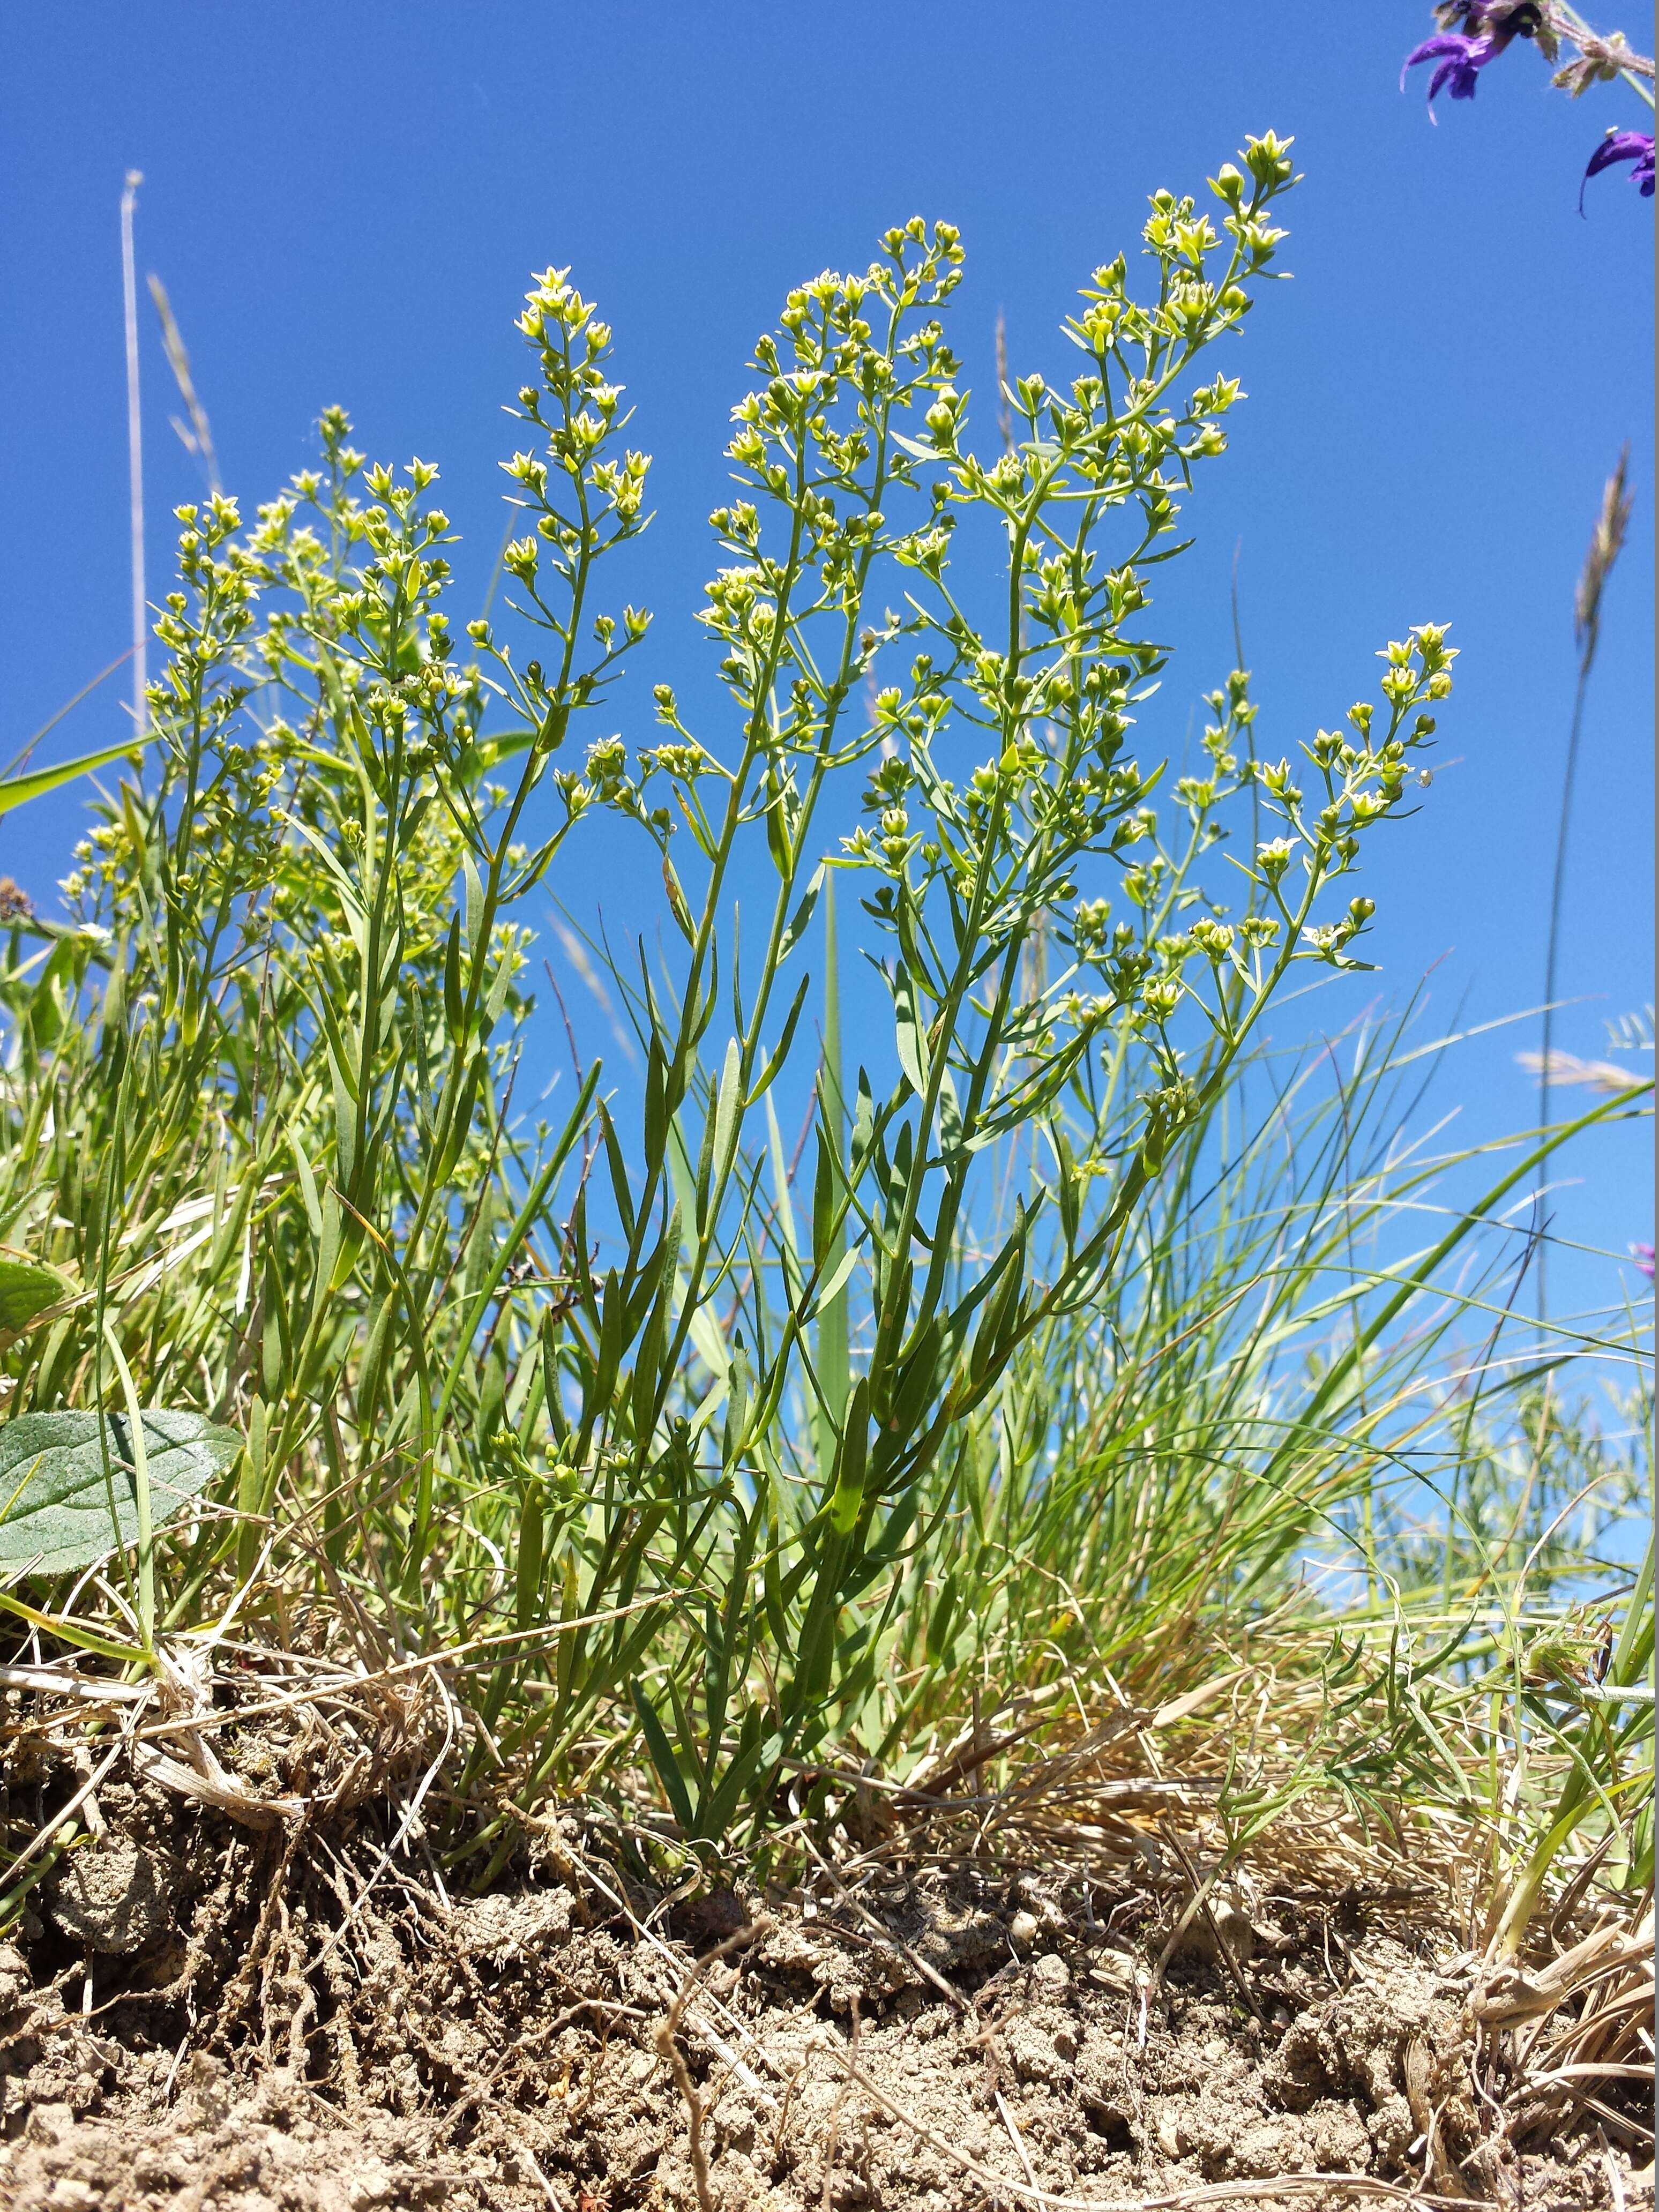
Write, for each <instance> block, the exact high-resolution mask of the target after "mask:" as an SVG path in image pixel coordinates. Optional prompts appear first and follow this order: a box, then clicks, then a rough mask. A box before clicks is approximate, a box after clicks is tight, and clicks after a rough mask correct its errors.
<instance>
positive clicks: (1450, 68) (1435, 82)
mask: <svg viewBox="0 0 1659 2212" xmlns="http://www.w3.org/2000/svg"><path fill="white" fill-rule="evenodd" d="M1508 43H1509V40H1507V39H1506V40H1504V46H1507V45H1508ZM1501 52H1503V46H1500V45H1499V44H1498V40H1496V39H1492V38H1488V37H1484V36H1483V37H1481V38H1479V39H1468V38H1465V37H1464V35H1463V33H1462V32H1461V31H1443V32H1441V33H1440V34H1439V36H1438V37H1437V38H1433V39H1425V40H1424V41H1423V43H1422V45H1421V46H1415V47H1413V50H1412V52H1410V53H1408V54H1407V57H1406V68H1405V69H1402V70H1401V72H1400V88H1401V91H1402V92H1403V91H1404V90H1405V88H1406V70H1413V69H1415V68H1416V67H1417V64H1419V62H1438V63H1439V64H1440V66H1439V67H1438V68H1437V70H1436V71H1435V73H1434V75H1433V76H1431V78H1430V79H1429V116H1430V119H1431V120H1432V119H1433V116H1434V103H1435V100H1436V98H1437V96H1438V94H1440V93H1441V92H1443V91H1449V93H1450V94H1451V96H1452V98H1453V99H1454V100H1473V99H1474V88H1475V86H1476V85H1477V84H1478V83H1479V82H1480V72H1481V70H1483V69H1485V67H1486V64H1487V63H1488V62H1489V61H1492V60H1493V59H1494V58H1496V57H1497V56H1498V54H1499V53H1501Z"/></svg>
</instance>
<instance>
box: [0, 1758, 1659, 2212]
mask: <svg viewBox="0 0 1659 2212" xmlns="http://www.w3.org/2000/svg"><path fill="white" fill-rule="evenodd" d="M98 1812H99V1818H100V1820H101V1822H102V1826H103V1832H102V1833H101V1835H96V1836H94V1837H92V1838H88V1839H87V1840H86V1841H85V1842H84V1843H82V1844H79V1845H77V1846H76V1847H75V1848H73V1849H71V1850H68V1851H66V1852H64V1854H63V1855H62V1856H61V1857H59V1858H58V1861H57V1863H55V1864H54V1866H53V1867H52V1871H51V1873H50V1874H49V1875H48V1876H47V1877H46V1880H44V1881H42V1882H41V1883H40V1887H38V1888H37V1889H36V1890H35V1891H34V1892H33V1894H32V1895H31V1897H30V1899H29V1905H28V1909H27V1911H26V1913H25V1915H24V1917H23V1920H22V1922H21V1925H20V1926H18V1927H15V1929H14V1940H13V1942H10V1943H9V1944H3V1945H0V2097H3V2104H0V2137H3V2140H0V2204H3V2205H4V2206H5V2207H6V2208H8V2212H94V2208H104V2207H108V2208H111V2212H140V2208H142V2212H369V2208H379V2207H386V2208H401V2207H411V2208H413V2207H416V2206H442V2207H444V2208H445V2212H473V2209H474V2208H476V2212H508V2208H513V2212H518V2209H519V2208H526V2207H538V2208H543V2212H545V2208H548V2207H558V2208H561V2212H627V2208H641V2212H645V2209H646V2208H661V2212H667V2208H672V2207H694V2206H699V2205H701V2206H702V2212H709V2208H719V2212H738V2208H748V2207H753V2208H756V2209H757V2212H809V2208H810V2212H826V2209H827V2208H866V2207H868V2208H872V2212H922V2208H926V2212H969V2208H975V2212H977V2208H981V2207H985V2206H987V2205H989V2204H998V2203H1000V2204H1002V2205H1004V2206H1007V2207H1011V2208H1012V2207H1013V2206H1016V2205H1021V2204H1023V2205H1028V2206H1032V2207H1036V2208H1041V2207H1042V2206H1045V2205H1057V2204H1061V2203H1074V2204H1078V2205H1090V2206H1107V2205H1121V2206H1125V2207H1128V2206H1144V2207H1152V2206H1155V2205H1184V2204H1198V2203H1209V2204H1218V2205H1226V2204H1238V2205H1242V2204H1245V2203H1250V2204H1253V2205H1266V2206H1272V2205H1274V2204H1286V2205H1288V2204H1291V2203H1294V2204H1297V2205H1307V2204H1309V2203H1315V2204H1322V2203H1329V2204H1333V2205H1336V2204H1341V2203H1364V2202H1366V2201H1376V2202H1383V2201H1386V2200H1387V2199H1389V2197H1396V2198H1397V2197H1400V2196H1401V2195H1405V2194H1407V2193H1410V2194H1416V2193H1418V2192H1426V2194H1427V2195H1428V2197H1430V2199H1431V2201H1440V2202H1450V2201H1456V2200H1465V2201H1467V2200H1471V2199H1473V2200H1475V2201H1486V2202H1491V2203H1499V2204H1503V2205H1507V2206H1520V2205H1525V2206H1528V2207H1534V2208H1546V2207H1561V2208H1567V2207H1572V2208H1584V2212H1589V2208H1592V2207H1601V2206H1607V2207H1609V2208H1628V2209H1629V2212H1635V2208H1638V2207H1647V2206H1650V2205H1651V2203H1652V2168H1651V2166H1650V2164H1649V2163H1647V2161H1649V2160H1650V2158H1651V2137H1650V2136H1648V2135H1646V2134H1645V2133H1644V2130H1645V2126H1646V2123H1647V2121H1648V2120H1649V2119H1650V2117H1651V2106H1650V2084H1647V2085H1644V2084H1642V2083H1639V2082H1623V2081H1620V2082H1615V2083H1614V2084H1613V2086H1611V2087H1609V2086H1608V2084H1607V2082H1605V2081H1602V2082H1600V2083H1598V2084H1597V2085H1596V2093H1597V2098H1598V2100H1599V2102H1598V2104H1597V2106H1596V2113H1597V2114H1598V2115H1601V2116H1602V2117H1599V2118H1595V2124H1583V2123H1584V2122H1585V2120H1586V2115H1585V2114H1584V2112H1582V2111H1578V2110H1577V2109H1576V2107H1575V2103H1574V2099H1573V2096H1572V2095H1571V2092H1570V2091H1561V2092H1559V2093H1555V2094H1554V2095H1553V2100H1552V2095H1551V2094H1550V2093H1545V2095H1544V2096H1543V2098H1542V2100H1541V2101H1539V2100H1537V2099H1534V2100H1533V2101H1532V2102H1531V2103H1530V2104H1528V2101H1527V2100H1526V2099H1525V2098H1524V2097H1522V2098H1520V2099H1519V2100H1517V2097H1516V2093H1515V2091H1514V2085H1513V2084H1512V2082H1510V2080H1509V2079H1508V2078H1507V2076H1506V2074H1505V2061H1504V2038H1503V2036H1502V2034H1501V2033H1497V2032H1495V2031H1494V2030H1492V2028H1491V2027H1490V2026H1489V2025H1488V2026H1486V2027H1483V2026H1482V2025H1481V2021H1482V2016H1483V1997H1482V1990H1483V1983H1482V1972H1483V1970H1482V1969H1481V1967H1480V1965H1479V1963H1478V1961H1477V1960H1475V1959H1474V1957H1473V1956H1471V1955H1470V1954H1468V1951H1467V1950H1465V1949H1464V1948H1462V1944H1461V1943H1460V1941H1459V1939H1458V1937H1457V1936H1456V1934H1455V1931H1454V1929H1452V1927H1451V1926H1450V1924H1449V1920H1448V1917H1447V1915H1448V1908H1447V1906H1446V1904H1445V1902H1444V1895H1443V1891H1441V1890H1439V1889H1437V1887H1435V1885H1434V1884H1432V1883H1420V1884H1416V1885H1413V1883H1411V1882H1410V1881H1405V1882H1395V1883H1393V1884H1388V1883H1380V1882H1375V1881H1372V1882H1359V1883H1352V1884H1350V1885H1348V1886H1347V1887H1342V1888H1338V1887H1332V1886H1331V1885H1330V1884H1329V1883H1328V1882H1327V1883H1326V1884H1324V1885H1323V1886H1319V1885H1317V1884H1313V1885H1310V1884H1309V1883H1308V1882H1306V1881H1297V1879H1296V1878H1294V1876H1293V1875H1291V1874H1288V1873H1286V1872H1285V1871H1284V1869H1283V1868H1282V1865H1281V1867H1280V1868H1279V1869H1278V1870H1275V1869H1274V1867H1273V1864H1272V1863H1271V1858H1270V1857H1269V1858H1267V1859H1264V1861H1263V1862H1262V1863H1258V1864H1257V1865H1256V1866H1255V1867H1254V1869H1252V1868H1250V1867H1248V1866H1247V1867H1246V1868H1244V1869H1242V1870H1239V1871H1237V1872H1236V1873H1235V1874H1234V1875H1233V1877H1232V1878H1231V1882H1230V1884H1229V1886H1227V1887H1211V1888H1209V1889H1208V1890H1206V1892H1205V1893H1203V1895H1202V1896H1201V1897H1200V1898H1199V1899H1196V1900H1195V1899H1194V1893H1193V1889H1192V1886H1191V1883H1190V1881H1188V1883H1187V1884H1186V1887H1185V1888H1184V1889H1183V1887H1182V1882H1181V1881H1179V1880H1176V1879H1173V1878H1172V1877H1171V1876H1170V1873H1169V1870H1168V1869H1169V1865H1170V1862H1169V1860H1168V1859H1167V1857H1165V1858H1164V1859H1163V1860H1160V1858H1159V1856H1158V1853H1157V1852H1156V1851H1155V1850H1154V1851H1152V1852H1149V1853H1148V1854H1147V1855H1146V1857H1144V1858H1143V1859H1139V1860H1136V1859H1131V1860H1129V1861H1127V1862H1126V1863H1119V1864H1117V1865H1116V1866H1115V1868H1112V1869H1108V1871H1107V1872H1106V1873H1105V1874H1103V1876H1102V1878H1101V1879H1100V1880H1098V1881H1095V1880H1091V1879H1080V1878H1078V1877H1077V1876H1076V1875H1075V1874H1074V1873H1073V1875H1068V1876H1066V1877H1064V1878H1062V1877H1061V1876H1060V1875H1058V1874H1054V1873H1050V1874H1049V1875H1044V1873H1043V1872H1042V1869H1039V1868H1034V1867H1029V1866H1028V1867H1026V1868H1024V1869H1022V1868H1021V1867H1019V1866H1018V1865H1015V1864H1010V1863H1006V1862H1002V1861H996V1860H991V1859H984V1858H979V1857H975V1856H973V1855H972V1854H971V1853H966V1852H963V1851H957V1852H956V1853H955V1854H953V1855H951V1854H945V1853H942V1852H938V1851H935V1852H934V1854H933V1857H934V1858H935V1859H937V1860H938V1861H939V1863H927V1861H926V1860H925V1859H923V1858H921V1855H918V1863H902V1862H899V1863H896V1862H895V1861H894V1859H893V1858H892V1857H891V1855H887V1856H883V1855H882V1854H879V1853H878V1854H874V1855H871V1854H866V1855H865V1857H864V1858H863V1859H862V1860H860V1858H859V1857H858V1855H857V1854H849V1857H848V1861H847V1863H845V1864H844V1865H843V1867H842V1870H841V1871H836V1870H833V1869H831V1868H830V1867H829V1866H828V1865H827V1864H825V1863H822V1862H819V1863H817V1865H816V1866H815V1868H814V1871H813V1879H812V1880H811V1881H803V1882H800V1883H799V1884H798V1885H797V1886H796V1887H793V1888H792V1889H790V1890H788V1891H787V1892H784V1893H775V1894H773V1895H769V1896H765V1895H762V1894H760V1893H758V1891H755V1890H750V1889H746V1888H745V1887H744V1885H743V1883H742V1881H741V1880H739V1881H738V1882H737V1885H736V1887H721V1886H720V1884H719V1883H718V1882H714V1883H712V1884H711V1883H710V1882H708V1881H705V1882H704V1883H703V1884H702V1886H701V1887H699V1888H698V1889H696V1891H695V1892H692V1893H685V1894H679V1895H678V1896H677V1895H675V1894H673V1893H670V1894H668V1895H666V1896H665V1895H664V1894H663V1893H661V1891H660V1890H659V1889H657V1888H654V1887H653V1886H652V1885H651V1884H650V1883H649V1882H647V1881H643V1880H641V1879H638V1878H636V1877H637V1876H638V1875H640V1874H641V1871H642V1863H641V1862H640V1861H638V1860H637V1859H636V1860H635V1862H634V1867H633V1871H632V1873H631V1874H630V1873H629V1871H627V1870H626V1868H627V1864H628V1854H627V1853H626V1851H622V1852H618V1851H617V1850H616V1849H615V1848H614V1847H613V1848H612V1849H611V1850H610V1852H609V1854H608V1855H607V1854H606V1852H605V1850H603V1849H602V1848H601V1844H602V1843H603V1840H604V1837H603V1833H602V1832H596V1831H595V1830H593V1829H592V1828H591V1827H588V1826H584V1825H583V1823H582V1822H581V1821H580V1820H577V1819H575V1818H574V1817H573V1816H571V1815H568V1814H567V1815H566V1816H564V1817H563V1818H562V1819H551V1820H545V1821H544V1822H543V1823H541V1824H540V1828H539V1831H538V1833H537V1834H536V1835H535V1836H534V1837H533V1838H531V1839H530V1842H529V1843H528V1844H527V1846H526V1848H525V1849H524V1850H521V1851H520V1854H519V1856H518V1858H517V1860H516V1862H515V1863H514V1864H513V1866H512V1868H511V1869H510V1870H509V1872H508V1873H507V1875H506V1876H505V1877H504V1878H503V1883H502V1886H501V1887H498V1888H496V1889H495V1891H494V1892H493V1893H489V1894H487V1895H483V1896H478V1897H457V1896H453V1895H452V1894H451V1893H450V1892H449V1890H448V1888H447V1887H446V1885H445V1883H444V1882H443V1881H442V1880H441V1877H440V1875H439V1874H438V1872H437V1869H436V1866H435V1862H434V1860H433V1859H432V1857H431V1856H430V1855H429V1854H428V1852H427V1850H425V1849H424V1848H423V1847H422V1844H421V1843H420V1840H419V1838H418V1836H417V1837H416V1838H414V1839H413V1840H411V1839H410V1838H409V1837H407V1836H405V1837H404V1838H403V1842H402V1845H401V1847H394V1846H396V1845H397V1844H398V1836H397V1832H396V1830H395V1828H394V1827H393V1826H392V1815H391V1814H390V1812H389V1811H386V1810H385V1809H384V1808H381V1809H380V1810H377V1808H375V1807H374V1806H373V1805H368V1806H359V1807H358V1808H356V1810H355V1812H353V1813H352V1814H350V1815H349V1816H348V1817H344V1818H343V1820H341V1821H340V1822H339V1823H338V1824H337V1832H334V1833H332V1834H331V1833H329V1832H326V1830H325V1828H323V1827H317V1826H313V1827H309V1828H307V1829H303V1830H302V1829H301V1828H298V1827H295V1826H289V1827H286V1828H284V1827H283V1826H281V1825H279V1824H276V1825H271V1826H265V1827H264V1828H262V1829H253V1828H250V1827H248V1826H246V1825H242V1824H239V1823H237V1822H235V1821H233V1820H228V1819H227V1818H225V1816H224V1815H223V1814H222V1813H221V1812H218V1811H216V1810H215V1809H214V1808H212V1807H210V1806H204V1805H203V1804H201V1803H199V1802H190V1801H189V1800H187V1799H185V1798H182V1797H180V1796H179V1795H177V1794H176V1793H174V1792H169V1791H167V1790H164V1789H162V1788H161V1787H160V1786H158V1785H156V1784H154V1783H151V1782H137V1783H135V1782H128V1783H125V1784H118V1786H115V1787H113V1788H106V1789H105V1790H102V1791H101V1793H100V1798H99V1804H98ZM615 1841H616V1838H615V1836H614V1833H613V1834H612V1835H611V1844H612V1845H613V1846H614V1844H615ZM1182 1863H1183V1864H1185V1865H1188V1866H1189V1867H1190V1866H1191V1865H1192V1861H1191V1859H1190V1858H1189V1857H1188V1855H1187V1854H1186V1853H1185V1852H1183V1853H1182ZM683 1887H684V1886H683ZM1183 1899H1184V1902H1183ZM1491 2010H1492V2007H1491V2004H1490V2003H1489V2002H1486V2004H1485V2012H1486V2015H1490V2014H1491ZM1648 2048H1649V2049H1650V2048H1651V2045H1649V2046H1648ZM1609 2099H1613V2100H1615V2101H1614V2102H1613V2103H1611V2104H1610V2103H1609V2102H1608V2101H1607V2100H1609ZM1620 2099H1622V2100H1623V2102H1622V2103H1620V2102H1619V2101H1618V2100H1620ZM1575 2121H1577V2123H1580V2124H1577V2125H1575V2124H1574V2123H1575ZM694 2124H695V2131H696V2137H697V2142H696V2148H695V2149H694V2146H693V2132H694ZM699 2167H701V2169H702V2170H701V2172H699Z"/></svg>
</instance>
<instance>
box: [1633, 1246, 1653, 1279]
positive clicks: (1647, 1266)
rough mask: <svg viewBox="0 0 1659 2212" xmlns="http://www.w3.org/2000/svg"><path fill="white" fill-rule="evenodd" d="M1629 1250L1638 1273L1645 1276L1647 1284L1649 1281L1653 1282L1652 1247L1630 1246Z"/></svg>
mask: <svg viewBox="0 0 1659 2212" xmlns="http://www.w3.org/2000/svg"><path fill="white" fill-rule="evenodd" d="M1630 1249H1631V1257H1632V1259H1633V1260H1634V1261H1635V1262H1636V1265H1637V1268H1638V1272H1639V1273H1642V1274H1644V1275H1645V1276H1646V1277H1647V1279H1648V1280H1649V1282H1651V1281H1652V1280H1653V1247H1652V1245H1651V1244H1632V1246H1631V1248H1630Z"/></svg>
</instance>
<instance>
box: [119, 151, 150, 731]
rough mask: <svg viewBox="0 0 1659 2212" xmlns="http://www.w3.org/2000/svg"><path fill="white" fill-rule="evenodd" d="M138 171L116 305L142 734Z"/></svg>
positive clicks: (135, 680)
mask: <svg viewBox="0 0 1659 2212" xmlns="http://www.w3.org/2000/svg"><path fill="white" fill-rule="evenodd" d="M143 181H144V179H143V174H142V173H141V172H140V171H138V170H137V169H129V170H128V171H127V177H126V185H125V190H124V191H122V194H121V306H122V312H123V316H124V319H125V325H126V343H127V481H128V490H129V504H128V520H129V523H130V526H131V537H132V734H133V735H134V737H135V738H143V737H144V736H145V735H147V733H148V732H149V707H148V704H147V702H146V693H147V691H148V690H149V665H148V663H149V622H148V620H147V618H146V607H145V599H144V434H143V417H142V416H141V415H140V413H139V408H138V278H137V269H136V266H135V263H134V257H133V250H132V217H133V210H134V209H135V208H136V207H137V201H138V187H139V185H142V184H143Z"/></svg>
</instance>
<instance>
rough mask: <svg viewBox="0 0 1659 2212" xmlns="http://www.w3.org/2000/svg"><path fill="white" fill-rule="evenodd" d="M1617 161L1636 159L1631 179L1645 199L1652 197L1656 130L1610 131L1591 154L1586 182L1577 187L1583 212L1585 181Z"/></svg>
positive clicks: (1580, 207) (1580, 212)
mask: <svg viewBox="0 0 1659 2212" xmlns="http://www.w3.org/2000/svg"><path fill="white" fill-rule="evenodd" d="M1618 161H1634V162H1635V164H1636V167H1634V168H1633V169H1632V171H1631V173H1630V180H1631V182H1632V184H1633V185H1636V186H1637V187H1638V189H1639V191H1640V192H1641V195H1642V197H1643V198H1644V200H1650V199H1651V198H1652V197H1653V133H1652V131H1608V133H1607V137H1605V138H1604V139H1603V140H1602V141H1601V144H1600V145H1599V146H1598V147H1597V148H1596V149H1595V152H1594V153H1593V154H1592V155H1590V157H1589V168H1587V169H1586V170H1585V172H1584V184H1583V185H1579V187H1578V212H1579V214H1580V215H1583V212H1584V185H1587V184H1589V180H1590V179H1591V178H1592V177H1599V176H1600V175H1601V172H1602V170H1603V169H1610V168H1612V167H1613V164H1614V163H1615V162H1618Z"/></svg>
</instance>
